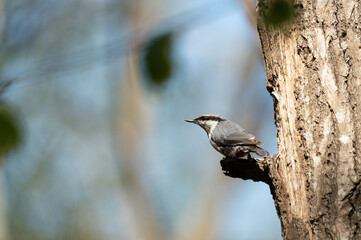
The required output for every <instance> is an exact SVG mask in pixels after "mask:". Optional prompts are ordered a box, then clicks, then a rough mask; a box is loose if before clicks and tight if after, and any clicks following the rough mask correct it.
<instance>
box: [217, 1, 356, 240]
mask: <svg viewBox="0 0 361 240" xmlns="http://www.w3.org/2000/svg"><path fill="white" fill-rule="evenodd" d="M271 4H272V1H271V0H260V1H259V3H258V6H257V11H258V30H259V35H260V38H261V44H262V48H263V53H264V62H265V68H266V75H267V89H268V90H269V92H270V93H271V95H272V96H273V100H274V114H275V123H276V127H277V131H278V132H277V140H278V154H277V156H273V157H272V158H270V159H268V160H267V161H265V162H264V163H263V164H261V165H262V166H261V170H264V169H265V167H264V166H263V165H264V164H266V165H267V171H266V173H267V174H268V176H269V178H270V182H269V181H265V182H268V183H269V185H270V187H271V192H272V194H273V198H274V200H275V205H276V209H277V212H278V216H279V218H280V220H281V225H282V236H283V238H284V239H292V240H293V239H327V240H329V239H340V240H341V239H342V240H343V239H361V18H360V14H361V12H360V8H361V6H360V4H361V2H360V0H340V1H328V0H327V1H326V0H319V1H305V0H301V1H294V2H293V6H294V7H295V13H296V18H295V19H294V20H293V22H292V23H289V24H287V26H286V25H284V26H282V27H278V28H276V27H274V26H268V25H266V24H265V22H264V18H263V17H262V16H264V14H265V13H266V12H267V10H268V9H269V8H270V6H271ZM223 165H224V164H223ZM231 168H232V167H231ZM236 168H237V167H236ZM226 170H227V171H228V172H227V173H226V174H228V175H230V174H229V172H232V169H226ZM233 170H234V169H233ZM233 172H234V171H233ZM236 175H237V174H236ZM238 177H242V176H241V175H238ZM248 178H249V177H248ZM251 179H254V178H252V177H251ZM257 179H259V177H256V180H257ZM261 181H263V180H261Z"/></svg>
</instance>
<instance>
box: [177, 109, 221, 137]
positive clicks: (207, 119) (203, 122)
mask: <svg viewBox="0 0 361 240" xmlns="http://www.w3.org/2000/svg"><path fill="white" fill-rule="evenodd" d="M226 120H227V119H225V118H224V117H222V116H220V115H218V114H215V113H206V114H202V115H200V116H199V117H196V118H195V119H187V120H184V121H186V122H191V123H195V124H197V125H199V126H201V127H202V128H203V129H204V130H206V132H207V133H209V131H210V130H211V129H212V128H214V127H215V126H217V124H218V123H219V122H221V121H226Z"/></svg>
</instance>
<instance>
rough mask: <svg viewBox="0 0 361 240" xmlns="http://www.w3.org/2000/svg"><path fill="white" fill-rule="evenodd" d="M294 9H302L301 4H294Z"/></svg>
mask: <svg viewBox="0 0 361 240" xmlns="http://www.w3.org/2000/svg"><path fill="white" fill-rule="evenodd" d="M294 7H295V8H299V9H303V5H302V4H301V3H298V4H295V5H294Z"/></svg>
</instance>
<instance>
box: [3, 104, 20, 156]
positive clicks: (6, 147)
mask: <svg viewBox="0 0 361 240" xmlns="http://www.w3.org/2000/svg"><path fill="white" fill-rule="evenodd" d="M20 140H21V131H20V124H19V121H18V119H17V117H16V115H15V113H14V111H11V110H10V109H9V108H8V107H6V106H0V156H2V155H4V154H6V153H7V152H9V151H10V150H12V149H14V148H15V147H16V146H18V144H19V143H20Z"/></svg>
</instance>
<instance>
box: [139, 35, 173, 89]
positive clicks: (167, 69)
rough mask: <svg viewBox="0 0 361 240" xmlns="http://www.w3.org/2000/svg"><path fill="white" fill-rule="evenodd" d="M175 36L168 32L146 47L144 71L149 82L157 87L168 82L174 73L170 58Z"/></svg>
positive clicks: (154, 39)
mask: <svg viewBox="0 0 361 240" xmlns="http://www.w3.org/2000/svg"><path fill="white" fill-rule="evenodd" d="M172 42H173V34H172V33H170V32H168V33H165V34H162V35H160V36H157V37H155V38H153V39H152V40H151V41H149V43H148V44H147V45H146V46H145V47H144V55H143V56H144V59H143V61H144V71H145V72H146V75H147V80H148V81H149V82H150V83H152V84H155V85H161V84H163V83H164V82H166V81H167V80H168V79H169V77H170V76H171V73H172V61H171V57H170V53H171V48H172Z"/></svg>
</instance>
